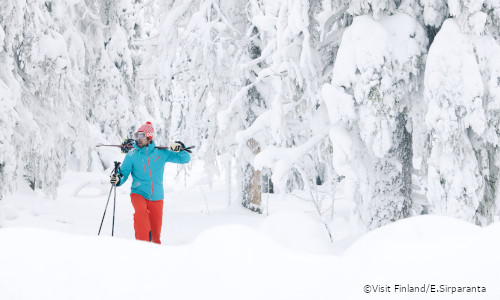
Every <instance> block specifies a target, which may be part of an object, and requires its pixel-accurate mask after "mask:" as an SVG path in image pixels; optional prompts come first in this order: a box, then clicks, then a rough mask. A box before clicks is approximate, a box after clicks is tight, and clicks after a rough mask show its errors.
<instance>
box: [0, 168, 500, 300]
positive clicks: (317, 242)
mask: <svg viewBox="0 0 500 300" xmlns="http://www.w3.org/2000/svg"><path fill="white" fill-rule="evenodd" d="M193 164H194V165H193V168H192V169H191V170H190V171H189V176H184V173H183V172H181V175H180V176H177V177H176V168H177V167H176V166H175V165H167V169H166V170H167V172H166V176H165V190H166V195H165V210H164V224H163V232H162V242H163V245H161V246H158V245H154V244H150V243H144V242H138V241H135V240H134V231H133V221H132V215H133V208H132V205H131V203H130V199H129V196H128V194H129V189H130V186H129V184H130V183H129V182H128V183H127V184H126V185H125V186H124V187H120V188H118V189H117V206H116V219H115V231H114V237H110V234H111V216H112V208H113V196H111V201H110V204H109V207H108V211H107V216H106V220H105V222H104V226H103V232H102V233H101V236H99V237H98V236H97V231H98V229H99V225H100V222H101V218H102V214H103V211H104V206H105V204H106V200H107V197H108V193H109V191H110V190H109V189H110V185H109V183H108V173H109V172H107V173H74V172H69V173H67V174H66V175H65V177H64V178H63V180H62V181H61V185H60V188H59V190H58V197H57V198H56V199H48V198H46V197H45V196H43V194H42V193H40V192H38V191H37V192H34V191H31V190H30V189H29V187H28V186H27V185H25V184H23V183H19V184H18V187H19V189H18V191H17V192H15V193H14V194H13V195H11V196H9V197H7V199H5V201H2V203H1V204H0V205H1V207H0V212H1V213H2V214H3V215H2V216H0V220H2V224H0V225H2V227H4V228H2V229H1V230H0V299H2V300H3V299H7V300H10V299H51V300H52V299H218V300H219V299H336V298H339V299H500V285H499V283H500V223H498V222H496V223H494V224H493V225H491V226H489V227H487V228H479V227H477V226H474V225H472V224H469V223H465V222H462V221H459V220H455V219H452V218H448V217H437V216H422V217H416V218H410V219H406V220H402V221H399V222H396V223H394V224H391V225H389V226H385V227H382V228H379V229H377V230H374V231H372V232H370V233H368V234H365V235H363V236H361V237H359V236H357V234H356V233H355V232H352V231H349V228H350V226H349V224H348V214H349V210H350V205H349V204H348V203H346V202H345V200H343V199H342V197H341V194H339V195H340V196H339V195H338V197H339V199H338V200H337V202H336V204H335V207H336V214H335V218H334V220H335V221H334V222H333V224H332V226H331V228H332V239H333V240H334V242H333V243H331V242H330V239H329V236H328V233H327V231H326V229H325V227H324V225H323V223H321V222H320V221H319V218H318V217H317V216H316V215H315V213H314V211H315V210H314V207H313V206H312V204H311V203H308V202H306V201H304V200H301V199H300V197H294V196H286V197H281V196H277V195H267V194H266V195H264V197H263V200H264V201H265V203H264V207H265V208H266V210H265V213H264V214H261V215H259V214H256V213H253V212H250V211H248V210H246V209H243V208H241V207H240V205H238V204H237V203H233V205H231V206H228V200H227V198H226V195H225V192H224V184H223V182H224V180H223V178H224V176H220V177H215V180H214V182H213V185H212V188H210V187H209V186H208V184H206V182H207V180H206V178H204V175H203V174H204V172H203V168H202V164H201V163H200V162H194V163H193ZM233 188H234V187H233ZM234 189H235V188H234ZM232 194H233V197H236V191H235V190H233V193H232ZM233 202H235V201H233ZM462 287H474V289H473V290H472V292H471V291H470V290H471V289H469V292H464V291H463V288H462ZM478 287H480V288H478ZM483 287H484V288H485V290H486V291H485V292H483V289H482V288H483ZM402 288H406V289H413V291H414V292H401V289H402ZM422 288H423V289H425V290H426V291H427V293H426V292H425V291H424V292H421V291H420V290H421V289H422ZM368 289H371V290H370V291H371V292H370V293H367V291H368ZM415 289H418V290H419V291H418V292H415ZM382 290H384V291H385V292H382ZM478 290H479V291H478ZM466 291H467V289H466ZM424 294H425V295H424Z"/></svg>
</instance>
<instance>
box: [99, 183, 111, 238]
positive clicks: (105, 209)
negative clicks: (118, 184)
mask: <svg viewBox="0 0 500 300" xmlns="http://www.w3.org/2000/svg"><path fill="white" fill-rule="evenodd" d="M113 188H114V186H113V185H112V186H111V189H110V190H109V196H108V201H107V202H106V207H105V208H104V214H103V215H102V220H101V226H100V227H99V232H98V233H97V235H100V234H101V228H102V223H103V222H104V217H105V216H106V211H107V210H108V203H109V198H110V197H111V192H112V191H113Z"/></svg>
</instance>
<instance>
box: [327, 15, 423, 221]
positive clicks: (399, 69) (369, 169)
mask: <svg viewBox="0 0 500 300" xmlns="http://www.w3.org/2000/svg"><path fill="white" fill-rule="evenodd" d="M378 18H379V19H378V21H377V20H375V19H374V18H373V17H371V16H360V17H356V18H354V22H353V24H352V25H351V26H350V27H349V28H348V29H347V30H346V31H345V33H344V36H343V39H342V44H341V47H340V49H339V53H338V55H337V59H336V62H335V67H334V70H333V76H332V82H331V84H326V85H325V86H324V87H323V97H324V100H325V103H326V104H327V107H328V113H329V118H330V123H331V124H332V126H333V128H332V129H331V130H330V140H331V142H332V145H333V158H334V166H335V169H336V170H337V171H338V172H339V173H340V174H342V175H344V176H346V180H347V183H346V185H347V187H348V188H347V191H350V196H351V197H352V199H353V200H354V201H355V202H356V204H357V206H356V213H357V216H359V217H360V219H361V220H362V221H363V222H364V223H365V225H366V226H367V227H368V228H375V227H378V226H381V225H384V224H387V223H389V222H393V221H395V220H398V219H401V218H404V217H407V216H409V215H411V213H412V212H411V206H412V202H411V197H410V196H411V171H412V136H411V131H412V130H411V124H410V123H409V112H410V109H411V101H410V100H411V99H412V96H413V94H414V93H416V92H417V91H418V88H419V80H418V78H419V76H420V73H421V72H422V69H423V64H422V60H423V58H424V55H425V52H426V50H425V49H426V43H427V39H426V36H425V33H424V30H423V28H422V27H421V26H420V24H419V23H418V22H417V21H416V20H415V19H414V18H411V17H409V16H408V15H406V14H403V13H396V14H394V15H392V16H387V15H386V16H379V17H378Z"/></svg>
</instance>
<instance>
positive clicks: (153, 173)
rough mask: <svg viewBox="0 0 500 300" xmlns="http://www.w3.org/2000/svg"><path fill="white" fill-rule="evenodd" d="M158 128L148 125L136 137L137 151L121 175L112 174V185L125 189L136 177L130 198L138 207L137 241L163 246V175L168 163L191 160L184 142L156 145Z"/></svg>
mask: <svg viewBox="0 0 500 300" xmlns="http://www.w3.org/2000/svg"><path fill="white" fill-rule="evenodd" d="M153 135H154V128H153V125H152V124H151V122H146V124H144V125H142V126H141V127H140V128H139V129H138V130H137V132H136V133H135V134H134V139H135V142H134V144H133V149H132V150H131V151H129V152H128V153H127V156H126V157H125V159H124V160H123V164H122V166H121V168H120V172H118V174H113V175H111V179H110V182H111V184H113V185H116V186H121V185H123V184H124V183H125V182H126V181H127V178H128V177H129V175H130V174H132V179H133V181H132V189H131V193H130V198H131V200H132V205H133V206H134V210H135V213H134V230H135V238H136V239H137V240H141V241H152V242H154V243H157V244H161V241H160V234H161V225H162V219H163V198H164V197H163V173H164V169H165V163H167V162H172V163H177V164H185V163H188V162H189V161H190V160H191V156H190V155H189V153H188V152H187V151H181V149H183V148H185V147H184V144H182V143H181V142H176V143H174V144H172V145H171V146H170V147H169V148H168V149H157V148H155V143H154V142H153Z"/></svg>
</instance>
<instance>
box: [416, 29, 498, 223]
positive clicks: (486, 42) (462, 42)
mask: <svg viewBox="0 0 500 300" xmlns="http://www.w3.org/2000/svg"><path fill="white" fill-rule="evenodd" d="M483 25H484V24H483ZM467 28H470V27H467ZM463 29H464V28H463V26H462V25H460V22H459V21H457V20H454V19H449V20H447V21H446V22H445V23H444V25H443V27H442V28H441V31H440V32H439V33H438V35H437V36H436V38H435V40H434V43H433V45H432V46H431V49H430V51H429V57H428V59H427V65H426V71H425V101H426V102H428V111H427V115H426V124H427V126H428V128H429V130H430V147H431V150H430V157H429V162H428V193H427V196H428V199H429V201H430V203H431V207H432V212H433V213H437V214H446V215H450V216H454V217H457V218H461V219H464V220H467V221H470V222H475V223H477V224H481V225H484V224H488V223H490V222H492V221H493V216H494V213H495V208H496V204H495V202H496V198H497V192H496V190H497V188H498V187H497V178H498V166H499V161H498V158H499V157H498V155H499V152H498V133H499V132H500V127H499V122H498V119H499V107H500V106H499V105H500V94H499V91H500V88H499V87H500V76H499V74H500V65H499V57H500V56H499V55H500V47H499V46H498V44H497V43H496V42H495V40H494V39H493V38H491V37H487V36H485V37H481V36H478V35H467V34H465V33H464V32H463Z"/></svg>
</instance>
